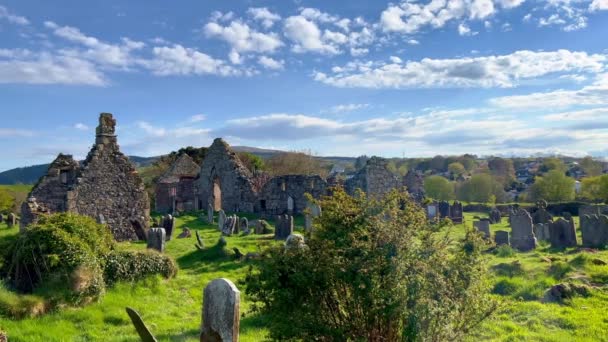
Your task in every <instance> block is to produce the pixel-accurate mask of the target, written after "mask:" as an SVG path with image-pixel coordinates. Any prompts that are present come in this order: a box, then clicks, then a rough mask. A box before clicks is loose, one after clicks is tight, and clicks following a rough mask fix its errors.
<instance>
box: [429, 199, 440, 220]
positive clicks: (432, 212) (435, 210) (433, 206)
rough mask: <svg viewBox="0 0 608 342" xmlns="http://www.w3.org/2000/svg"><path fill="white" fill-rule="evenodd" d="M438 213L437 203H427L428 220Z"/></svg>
mask: <svg viewBox="0 0 608 342" xmlns="http://www.w3.org/2000/svg"><path fill="white" fill-rule="evenodd" d="M438 213H439V206H438V205H437V203H429V204H428V205H427V206H426V217H427V218H428V219H429V220H434V219H435V218H436V217H437V215H438Z"/></svg>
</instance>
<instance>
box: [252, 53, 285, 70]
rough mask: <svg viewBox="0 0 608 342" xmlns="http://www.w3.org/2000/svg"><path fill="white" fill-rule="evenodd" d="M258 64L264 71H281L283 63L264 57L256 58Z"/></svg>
mask: <svg viewBox="0 0 608 342" xmlns="http://www.w3.org/2000/svg"><path fill="white" fill-rule="evenodd" d="M258 63H259V64H260V65H261V66H263V67H264V68H266V69H270V70H281V69H283V64H284V63H285V62H284V61H282V60H276V59H273V58H270V57H266V56H260V58H258Z"/></svg>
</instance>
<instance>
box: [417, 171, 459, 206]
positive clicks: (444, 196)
mask: <svg viewBox="0 0 608 342" xmlns="http://www.w3.org/2000/svg"><path fill="white" fill-rule="evenodd" d="M424 191H425V193H426V195H427V196H428V197H430V198H433V199H436V200H440V201H444V200H445V201H447V200H451V199H454V184H453V183H451V182H450V181H449V180H447V179H445V178H444V177H441V176H429V177H426V178H425V179H424Z"/></svg>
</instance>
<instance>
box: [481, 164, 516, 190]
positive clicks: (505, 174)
mask: <svg viewBox="0 0 608 342" xmlns="http://www.w3.org/2000/svg"><path fill="white" fill-rule="evenodd" d="M488 168H489V169H490V172H491V173H492V175H494V177H495V178H496V180H497V181H499V182H500V183H501V184H502V185H503V186H504V187H507V186H509V185H510V184H511V183H512V182H513V181H514V180H515V168H514V167H513V161H512V160H510V159H503V158H500V157H495V158H492V159H490V160H489V161H488Z"/></svg>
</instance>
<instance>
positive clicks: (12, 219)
mask: <svg viewBox="0 0 608 342" xmlns="http://www.w3.org/2000/svg"><path fill="white" fill-rule="evenodd" d="M16 224H17V215H15V214H13V213H10V214H8V216H7V217H6V225H7V226H8V227H9V228H12V227H13V226H14V225H16Z"/></svg>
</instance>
